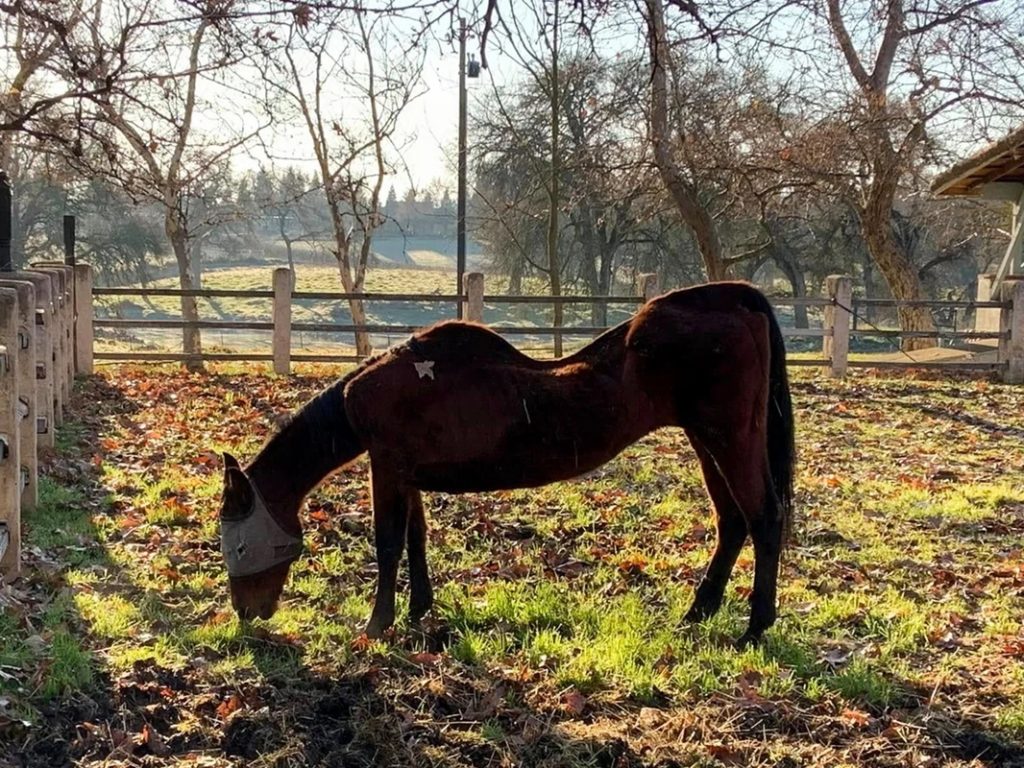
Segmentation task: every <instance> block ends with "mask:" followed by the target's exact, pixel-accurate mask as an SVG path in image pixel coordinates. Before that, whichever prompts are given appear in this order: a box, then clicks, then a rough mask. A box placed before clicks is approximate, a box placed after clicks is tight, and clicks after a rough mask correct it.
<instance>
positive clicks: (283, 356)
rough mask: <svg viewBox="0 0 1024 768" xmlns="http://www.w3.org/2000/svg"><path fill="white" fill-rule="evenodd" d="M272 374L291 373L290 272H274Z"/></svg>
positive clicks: (279, 270)
mask: <svg viewBox="0 0 1024 768" xmlns="http://www.w3.org/2000/svg"><path fill="white" fill-rule="evenodd" d="M273 287H274V310H273V311H274V331H273V334H274V336H273V340H272V346H273V354H274V373H279V374H281V375H283V376H287V375H288V374H289V373H291V371H292V271H291V270H290V269H288V267H277V268H276V269H275V270H274V277H273Z"/></svg>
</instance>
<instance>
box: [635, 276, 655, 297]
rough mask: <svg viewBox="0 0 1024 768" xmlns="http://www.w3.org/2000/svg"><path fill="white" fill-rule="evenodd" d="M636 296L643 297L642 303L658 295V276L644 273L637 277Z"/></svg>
mask: <svg viewBox="0 0 1024 768" xmlns="http://www.w3.org/2000/svg"><path fill="white" fill-rule="evenodd" d="M636 283H637V295H638V296H643V297H644V303H646V302H648V301H650V300H651V299H653V298H654V297H656V296H657V295H658V294H659V292H660V291H659V289H658V276H657V275H656V274H654V273H653V272H644V273H642V274H640V275H637V278H636Z"/></svg>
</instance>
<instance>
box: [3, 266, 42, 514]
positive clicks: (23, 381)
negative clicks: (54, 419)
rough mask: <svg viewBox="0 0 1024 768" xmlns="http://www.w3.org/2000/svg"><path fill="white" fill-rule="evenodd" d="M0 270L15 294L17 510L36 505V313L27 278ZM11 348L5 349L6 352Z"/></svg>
mask: <svg viewBox="0 0 1024 768" xmlns="http://www.w3.org/2000/svg"><path fill="white" fill-rule="evenodd" d="M3 275H4V273H0V288H13V289H14V290H15V291H17V294H18V338H17V349H16V351H15V356H16V357H17V358H18V361H17V365H18V377H17V383H16V385H15V389H16V390H17V398H18V402H17V404H16V408H17V411H18V451H19V453H20V454H21V468H20V470H21V511H22V512H28V511H31V510H33V509H35V508H36V504H37V503H38V501H39V485H38V484H39V462H38V456H37V453H36V450H37V448H36V446H37V439H36V350H35V343H34V341H35V340H34V338H33V333H34V332H35V316H36V289H35V285H33V284H32V283H31V282H29V281H28V280H7V279H5V278H4V276H3ZM10 352H11V350H10V349H8V354H10Z"/></svg>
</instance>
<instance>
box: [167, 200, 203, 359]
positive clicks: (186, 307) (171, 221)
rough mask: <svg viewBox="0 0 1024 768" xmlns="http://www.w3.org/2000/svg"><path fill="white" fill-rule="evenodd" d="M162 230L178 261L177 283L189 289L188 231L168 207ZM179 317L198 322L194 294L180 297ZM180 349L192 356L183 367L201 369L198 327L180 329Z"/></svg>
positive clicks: (196, 302)
mask: <svg viewBox="0 0 1024 768" xmlns="http://www.w3.org/2000/svg"><path fill="white" fill-rule="evenodd" d="M164 232H165V233H166V234H167V238H168V239H169V240H170V241H171V248H172V249H173V250H174V258H175V260H176V261H177V262H178V283H179V285H181V289H182V290H183V291H191V290H193V289H194V288H195V285H193V282H192V265H191V263H190V259H189V254H188V233H187V232H186V231H185V227H184V226H183V224H182V222H181V221H180V220H179V219H178V218H177V217H176V215H175V213H174V211H173V210H170V209H168V211H167V214H166V215H165V216H164ZM181 319H182V320H184V321H185V322H186V323H197V322H199V302H198V301H197V300H196V297H195V296H182V297H181ZM181 351H182V352H184V353H185V354H186V355H192V356H193V357H191V358H190V359H188V360H186V361H185V368H187V369H188V370H190V371H202V370H203V361H202V359H201V358H200V355H201V354H202V352H203V345H202V339H201V338H200V333H199V329H198V328H196V327H194V326H193V327H185V328H183V329H182V332H181Z"/></svg>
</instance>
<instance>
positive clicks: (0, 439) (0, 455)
mask: <svg viewBox="0 0 1024 768" xmlns="http://www.w3.org/2000/svg"><path fill="white" fill-rule="evenodd" d="M10 455H11V443H10V438H9V437H7V435H0V461H7V459H8V458H10Z"/></svg>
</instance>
